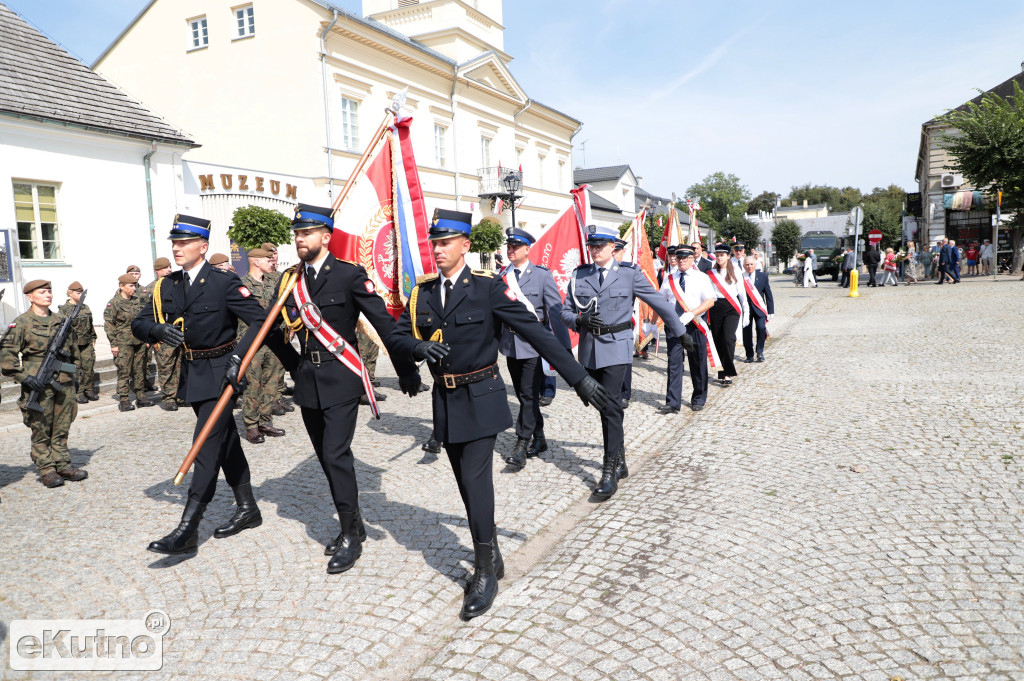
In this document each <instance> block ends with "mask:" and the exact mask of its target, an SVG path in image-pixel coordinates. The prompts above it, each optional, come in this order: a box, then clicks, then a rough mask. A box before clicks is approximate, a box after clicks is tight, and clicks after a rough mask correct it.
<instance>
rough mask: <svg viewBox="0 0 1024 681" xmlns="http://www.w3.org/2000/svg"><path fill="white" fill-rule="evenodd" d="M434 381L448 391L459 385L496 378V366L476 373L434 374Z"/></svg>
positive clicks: (493, 365)
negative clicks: (441, 384)
mask: <svg viewBox="0 0 1024 681" xmlns="http://www.w3.org/2000/svg"><path fill="white" fill-rule="evenodd" d="M431 373H432V374H433V376H434V380H435V381H439V382H441V383H443V384H444V387H446V388H448V389H449V390H453V389H455V388H458V387H459V386H460V385H469V384H470V383H479V382H480V381H486V380H487V379H488V378H497V377H498V365H497V364H492V365H491V366H489V367H485V368H483V369H480V370H478V371H470V372H469V373H468V374H434V373H433V372H431Z"/></svg>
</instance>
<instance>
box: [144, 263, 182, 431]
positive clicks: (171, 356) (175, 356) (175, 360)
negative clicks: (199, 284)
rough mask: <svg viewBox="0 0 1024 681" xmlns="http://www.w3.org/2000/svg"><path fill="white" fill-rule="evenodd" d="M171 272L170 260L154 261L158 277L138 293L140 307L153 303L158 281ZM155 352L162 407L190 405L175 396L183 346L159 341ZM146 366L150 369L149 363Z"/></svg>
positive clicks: (168, 409)
mask: <svg viewBox="0 0 1024 681" xmlns="http://www.w3.org/2000/svg"><path fill="white" fill-rule="evenodd" d="M170 273H171V261H170V260H168V259H167V258H157V259H156V260H154V261H153V274H154V275H156V279H154V280H153V281H151V282H150V283H148V284H146V286H145V287H143V288H141V289H139V291H138V293H136V295H137V296H138V297H139V299H140V300H139V302H140V309H141V308H145V307H148V306H151V305H152V304H153V290H154V289H155V288H156V283H157V282H158V281H160V280H161V279H163V278H164V277H166V276H167V275H168V274H170ZM153 354H154V355H156V371H157V379H158V380H159V381H160V392H161V393H162V394H163V398H162V399H161V400H160V408H161V409H163V410H164V411H177V410H178V407H184V406H188V402H186V401H185V400H179V399H177V398H176V397H175V396H176V395H177V394H178V381H179V380H181V346H178V347H174V348H169V347H167V346H166V345H164V344H162V343H157V344H156V345H154V346H153ZM146 367H147V371H148V367H149V364H148V363H147V364H146Z"/></svg>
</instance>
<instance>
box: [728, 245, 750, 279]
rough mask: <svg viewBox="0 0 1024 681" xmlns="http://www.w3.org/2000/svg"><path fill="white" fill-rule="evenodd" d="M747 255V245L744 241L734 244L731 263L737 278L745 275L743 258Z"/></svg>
mask: <svg viewBox="0 0 1024 681" xmlns="http://www.w3.org/2000/svg"><path fill="white" fill-rule="evenodd" d="M746 257H747V246H746V244H744V243H743V242H742V241H737V242H736V243H734V244H733V245H732V257H731V258H729V265H730V266H731V267H732V272H733V274H734V275H736V278H737V279H738V278H740V277H741V276H743V260H744V259H746Z"/></svg>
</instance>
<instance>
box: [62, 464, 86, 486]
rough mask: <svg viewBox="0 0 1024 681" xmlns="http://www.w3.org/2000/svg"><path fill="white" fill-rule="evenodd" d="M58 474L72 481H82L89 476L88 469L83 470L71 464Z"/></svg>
mask: <svg viewBox="0 0 1024 681" xmlns="http://www.w3.org/2000/svg"><path fill="white" fill-rule="evenodd" d="M57 475H59V476H60V477H62V478H64V479H65V480H70V481H71V482H81V481H82V480H85V479H86V478H88V477H89V473H88V471H83V470H82V469H81V468H73V467H71V466H68V467H67V468H65V469H64V470H62V471H57Z"/></svg>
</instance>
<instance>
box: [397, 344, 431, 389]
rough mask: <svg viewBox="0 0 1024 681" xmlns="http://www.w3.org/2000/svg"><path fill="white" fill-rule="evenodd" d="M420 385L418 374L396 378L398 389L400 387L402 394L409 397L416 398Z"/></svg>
mask: <svg viewBox="0 0 1024 681" xmlns="http://www.w3.org/2000/svg"><path fill="white" fill-rule="evenodd" d="M428 342H429V341H428ZM422 383H423V381H422V380H421V379H420V375H419V373H418V372H413V373H411V374H409V375H407V376H399V377H398V387H400V388H401V389H402V392H403V393H405V394H406V395H408V396H409V397H416V393H418V392H419V391H420V384H422Z"/></svg>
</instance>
